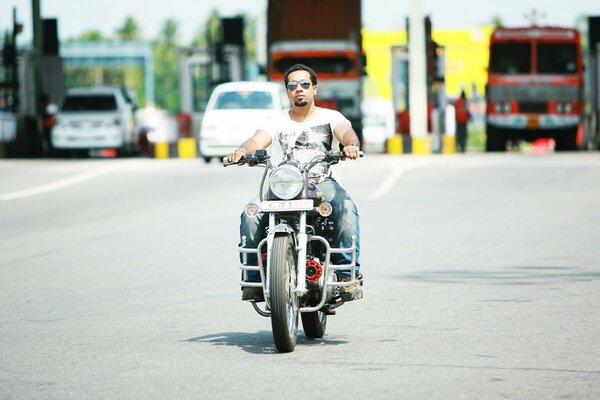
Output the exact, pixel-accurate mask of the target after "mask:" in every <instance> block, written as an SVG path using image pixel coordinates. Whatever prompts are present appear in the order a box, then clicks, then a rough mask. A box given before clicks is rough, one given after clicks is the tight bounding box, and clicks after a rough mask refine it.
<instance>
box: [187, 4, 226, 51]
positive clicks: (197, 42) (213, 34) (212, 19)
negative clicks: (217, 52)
mask: <svg viewBox="0 0 600 400" xmlns="http://www.w3.org/2000/svg"><path fill="white" fill-rule="evenodd" d="M220 39H221V17H220V15H219V11H218V10H216V9H213V10H212V11H211V13H210V15H209V16H208V19H207V20H206V23H205V24H204V26H203V27H201V28H200V29H199V30H198V32H197V33H196V36H195V37H194V38H193V39H192V46H193V47H204V46H209V45H210V44H212V43H217V42H218V41H219V40H220Z"/></svg>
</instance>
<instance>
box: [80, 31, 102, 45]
mask: <svg viewBox="0 0 600 400" xmlns="http://www.w3.org/2000/svg"><path fill="white" fill-rule="evenodd" d="M77 40H78V41H80V42H105V41H107V40H108V38H106V36H104V35H103V34H102V32H100V31H99V30H97V29H91V30H88V31H85V32H83V33H82V34H81V35H79V38H78V39H77Z"/></svg>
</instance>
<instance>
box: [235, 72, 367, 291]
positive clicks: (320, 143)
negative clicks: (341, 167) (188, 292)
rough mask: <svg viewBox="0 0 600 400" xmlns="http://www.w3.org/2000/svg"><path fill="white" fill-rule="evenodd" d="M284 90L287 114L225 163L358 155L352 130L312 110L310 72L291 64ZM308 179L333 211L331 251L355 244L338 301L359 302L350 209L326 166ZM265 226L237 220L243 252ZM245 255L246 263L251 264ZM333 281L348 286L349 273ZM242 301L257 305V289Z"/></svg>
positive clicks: (340, 257)
mask: <svg viewBox="0 0 600 400" xmlns="http://www.w3.org/2000/svg"><path fill="white" fill-rule="evenodd" d="M285 86H286V88H287V94H288V97H289V99H290V102H291V103H292V106H291V109H290V110H289V111H283V112H280V113H277V114H275V115H272V116H271V117H270V118H269V120H268V121H265V125H264V127H263V128H261V129H258V130H257V131H256V132H255V133H254V135H253V136H252V137H251V138H249V139H248V140H246V141H245V142H244V143H242V145H241V146H240V147H239V148H238V149H236V150H234V151H233V152H232V153H230V154H229V155H228V157H227V159H228V161H229V162H230V163H234V162H238V161H239V160H240V159H242V158H243V157H244V156H245V155H246V154H250V153H254V152H256V150H262V149H267V148H268V149H269V153H270V156H271V159H272V160H276V161H281V160H283V159H284V155H289V156H290V157H291V158H292V159H296V160H298V161H301V162H307V161H309V160H310V159H312V158H313V157H314V156H315V155H317V154H321V153H323V154H324V153H326V152H327V151H330V150H332V149H333V148H335V146H337V145H338V143H339V144H341V145H342V146H343V150H342V151H343V153H344V156H345V157H346V158H349V159H352V160H355V159H357V158H358V157H359V155H360V143H359V140H358V135H357V134H356V132H355V131H354V130H353V129H352V125H351V124H350V121H348V119H346V118H345V117H344V116H343V115H342V114H341V113H339V112H338V111H335V110H330V109H326V108H322V107H317V106H316V105H315V95H316V94H317V75H316V73H315V71H313V70H312V69H311V68H310V67H308V66H306V65H303V64H296V65H294V66H292V67H291V68H290V69H288V70H287V71H286V73H285ZM309 179H310V181H311V182H312V183H314V184H316V185H317V186H318V188H319V189H320V191H321V192H322V193H323V196H324V200H325V201H327V202H329V203H331V205H332V207H333V214H332V215H333V221H334V224H335V229H336V233H335V238H334V242H335V243H333V244H334V245H335V246H337V247H350V245H351V243H352V238H353V237H355V238H356V264H355V265H356V276H357V277H358V279H357V280H356V282H355V284H353V285H350V286H345V287H342V288H341V296H342V300H344V301H352V300H357V299H360V298H362V295H363V293H362V288H361V285H362V276H361V275H360V262H359V257H358V256H359V254H360V233H359V217H358V210H357V208H356V205H355V204H354V202H353V201H352V199H351V198H350V196H349V195H348V194H347V193H346V191H345V190H344V188H343V187H342V186H341V185H340V184H339V183H338V182H337V180H336V174H335V170H334V169H333V168H330V166H329V165H328V164H326V163H322V164H320V165H317V166H316V167H315V168H313V169H312V170H311V171H310V174H309ZM266 226H268V223H267V221H266V216H265V215H264V214H259V215H258V216H256V217H248V216H246V214H245V213H242V216H241V225H240V236H241V237H245V238H246V242H245V245H246V246H247V247H256V246H257V245H258V243H259V242H260V241H261V240H262V239H263V238H265V236H266V232H265V227H266ZM251 256H253V255H248V259H247V263H248V264H253V265H255V264H256V259H255V258H254V259H253V257H251ZM332 262H333V264H340V265H343V264H350V263H351V259H350V257H349V255H347V254H334V255H332ZM337 273H338V276H337V278H338V280H340V281H349V280H350V272H349V271H339V272H337ZM248 279H249V280H250V281H254V282H259V281H260V277H259V274H258V272H255V271H253V273H249V276H248ZM242 300H245V301H263V300H264V299H263V291H262V288H257V287H244V288H242Z"/></svg>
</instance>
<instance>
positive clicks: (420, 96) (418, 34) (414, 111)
mask: <svg viewBox="0 0 600 400" xmlns="http://www.w3.org/2000/svg"><path fill="white" fill-rule="evenodd" d="M408 54H409V85H410V90H409V104H410V108H409V112H410V134H411V137H412V139H413V146H412V148H413V153H415V154H429V153H431V146H430V143H429V137H428V135H427V76H426V58H425V26H424V19H423V9H422V6H421V0H411V1H410V42H409V45H408Z"/></svg>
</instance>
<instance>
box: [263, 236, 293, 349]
mask: <svg viewBox="0 0 600 400" xmlns="http://www.w3.org/2000/svg"><path fill="white" fill-rule="evenodd" d="M295 256H296V252H295V250H294V241H293V240H292V237H291V236H290V235H279V236H275V238H274V239H273V249H272V258H271V271H270V286H271V287H270V298H271V328H272V329H273V340H274V341H275V347H277V350H279V351H280V352H281V353H289V352H291V351H294V347H295V346H296V338H297V334H298V309H299V301H298V297H297V296H296V295H295V294H294V289H295V288H296V257H295Z"/></svg>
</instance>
